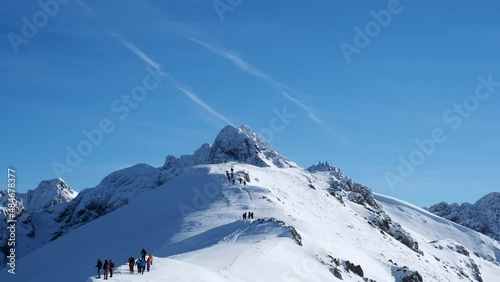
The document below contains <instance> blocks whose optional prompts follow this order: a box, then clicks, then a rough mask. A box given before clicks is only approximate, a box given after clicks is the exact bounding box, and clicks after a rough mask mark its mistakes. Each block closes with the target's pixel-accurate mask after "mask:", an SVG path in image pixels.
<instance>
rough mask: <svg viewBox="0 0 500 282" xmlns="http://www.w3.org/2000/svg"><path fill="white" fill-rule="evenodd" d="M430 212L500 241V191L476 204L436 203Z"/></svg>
mask: <svg viewBox="0 0 500 282" xmlns="http://www.w3.org/2000/svg"><path fill="white" fill-rule="evenodd" d="M428 210H429V211H430V212H432V213H434V214H436V215H438V216H441V217H444V218H446V219H448V220H451V221H453V222H455V223H458V224H461V225H463V226H466V227H469V228H471V229H473V230H476V231H478V232H481V233H483V234H485V235H487V236H490V237H491V238H493V239H496V240H498V241H500V193H498V192H493V193H490V194H488V195H486V196H484V197H482V198H481V199H479V200H477V201H476V203H474V204H469V203H463V204H461V205H459V204H451V205H450V204H447V203H445V202H442V203H439V204H436V205H434V206H432V207H430V208H429V209H428Z"/></svg>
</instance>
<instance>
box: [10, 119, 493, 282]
mask: <svg viewBox="0 0 500 282" xmlns="http://www.w3.org/2000/svg"><path fill="white" fill-rule="evenodd" d="M228 171H231V172H234V176H233V179H239V178H245V179H246V182H244V183H240V182H239V181H234V182H233V181H232V179H230V177H229V176H228V173H227V172H228ZM249 211H252V212H254V214H255V219H254V220H248V219H247V220H243V219H242V214H243V213H244V212H249ZM22 216H24V215H21V217H22ZM24 220H28V218H25V219H24ZM27 222H28V223H29V224H31V225H32V226H34V230H35V231H36V232H35V235H34V236H33V238H32V239H34V240H31V241H30V240H27V241H26V244H27V245H29V248H28V249H29V250H25V251H24V254H25V255H24V256H22V257H20V259H19V260H18V261H17V265H18V266H17V267H18V269H17V271H16V275H11V274H9V273H7V272H6V271H5V270H3V271H1V272H0V281H4V280H7V281H23V282H25V281H27V282H29V281H99V280H100V279H96V278H95V275H96V269H95V268H94V266H95V262H96V260H97V258H100V259H101V260H103V261H104V260H105V259H110V258H111V259H113V261H115V264H116V271H115V275H114V276H113V278H112V279H113V280H115V281H163V280H165V279H166V277H167V278H168V279H169V280H172V281H179V282H182V281H200V282H201V281H206V282H215V281H217V282H234V281H236V282H240V281H272V282H276V281H318V282H319V281H322V282H324V281H339V279H342V281H347V282H351V281H353V282H354V281H356V282H361V281H363V282H365V281H368V282H374V281H376V282H390V281H394V282H420V281H426V282H427V281H464V282H465V281H467V282H469V281H485V282H496V279H497V278H498V277H499V276H500V265H499V264H500V244H499V243H498V242H497V241H495V240H493V239H491V238H489V237H487V236H485V235H482V234H480V233H478V232H475V231H473V230H470V229H468V228H465V227H463V226H460V225H458V224H454V223H452V222H450V221H448V220H446V219H443V218H440V217H438V216H436V215H434V214H432V213H429V212H427V211H425V210H423V209H421V208H419V207H416V206H414V205H411V204H409V203H405V202H403V201H400V200H397V199H393V198H390V197H386V196H382V195H376V194H373V193H372V191H371V190H370V189H369V188H368V187H366V186H364V185H362V184H359V183H356V182H354V181H353V180H352V179H350V178H349V177H347V176H346V175H344V174H343V173H342V172H341V170H340V169H338V168H336V167H334V166H332V165H330V164H327V163H320V164H318V165H316V166H311V167H309V168H308V169H307V170H305V169H302V168H300V167H298V166H297V165H295V164H294V163H293V162H291V161H289V160H287V159H286V158H284V157H282V156H281V155H279V154H278V153H277V152H275V151H274V150H273V149H272V148H271V147H270V146H269V144H268V143H267V142H266V141H265V140H264V139H263V138H262V137H259V136H258V135H256V134H255V133H254V132H253V131H251V129H249V128H248V127H240V128H234V127H226V128H224V129H223V130H222V131H221V133H220V134H219V135H218V136H217V138H216V139H215V141H214V144H213V145H209V144H204V145H202V146H201V148H200V149H198V150H197V151H196V152H195V153H194V154H193V155H185V156H181V157H180V158H176V157H173V156H169V157H167V159H166V162H165V165H164V166H162V167H160V168H155V167H151V166H148V165H146V164H139V165H136V166H133V167H130V168H127V169H124V170H120V171H117V172H114V173H112V174H110V175H109V176H107V177H106V178H104V179H103V181H102V182H101V183H100V184H99V185H98V186H96V187H95V188H92V189H86V190H83V191H82V192H80V193H79V194H78V196H77V197H76V198H74V199H73V200H71V201H70V202H64V203H59V204H55V205H53V206H51V207H48V208H45V209H43V212H40V213H34V214H33V215H32V216H31V218H30V220H29V221H27ZM40 226H43V228H41V227H40ZM26 230H28V229H26ZM22 232H24V231H22ZM32 235H33V234H32ZM22 236H24V235H22ZM25 237H27V236H25ZM21 238H22V237H21ZM41 238H44V240H45V241H44V240H42V239H41ZM20 242H22V243H20V244H19V248H26V247H25V245H24V242H23V241H20ZM34 242H35V243H36V244H38V245H36V244H35V243H34ZM30 244H31V245H30ZM35 245H36V247H35ZM142 248H146V250H147V252H148V253H149V252H151V253H153V254H154V256H155V260H154V265H153V271H152V272H150V273H145V274H144V275H138V274H134V275H131V274H129V273H128V270H127V269H128V266H127V265H126V261H127V259H128V257H129V256H130V255H134V256H135V257H138V255H139V251H140V250H141V249H142ZM48 254H50V256H51V257H52V256H53V257H62V258H64V259H62V260H58V262H57V269H58V271H59V273H58V274H59V275H56V276H54V262H53V260H51V259H47V255H48ZM101 279H102V278H101Z"/></svg>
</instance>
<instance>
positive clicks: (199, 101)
mask: <svg viewBox="0 0 500 282" xmlns="http://www.w3.org/2000/svg"><path fill="white" fill-rule="evenodd" d="M109 34H110V35H111V36H113V38H115V39H116V40H117V41H118V42H120V43H121V44H123V46H125V47H126V48H127V49H129V50H130V51H131V52H132V53H134V54H135V55H136V56H137V57H139V59H141V60H143V61H144V62H145V63H146V64H148V65H150V66H151V67H153V68H155V69H156V70H160V69H161V67H160V64H159V63H157V62H156V61H155V60H153V59H151V57H149V56H148V55H146V53H144V52H143V51H141V50H140V49H139V48H137V47H136V46H135V45H133V44H132V43H130V42H128V41H127V40H125V39H124V38H123V37H122V36H120V35H119V34H117V33H115V32H112V31H110V32H109ZM167 82H168V83H169V84H170V85H172V86H173V87H174V88H175V89H177V90H179V91H180V92H182V93H183V94H184V95H186V96H187V97H188V98H189V99H191V101H193V102H194V103H196V104H197V105H198V106H200V107H201V108H202V109H204V110H205V111H206V112H208V113H209V114H211V115H213V116H214V117H216V118H217V119H219V120H221V121H222V122H224V123H226V124H230V125H233V123H232V122H231V121H229V119H227V118H226V117H225V116H223V115H222V114H220V113H219V112H217V111H216V110H214V109H213V108H212V107H211V106H209V105H208V104H207V103H206V102H205V101H203V100H202V99H201V98H200V97H198V96H197V95H196V94H195V93H194V92H193V91H191V90H189V87H187V86H184V85H182V84H181V83H180V82H178V81H177V80H175V79H174V78H173V76H172V75H169V77H168V79H167Z"/></svg>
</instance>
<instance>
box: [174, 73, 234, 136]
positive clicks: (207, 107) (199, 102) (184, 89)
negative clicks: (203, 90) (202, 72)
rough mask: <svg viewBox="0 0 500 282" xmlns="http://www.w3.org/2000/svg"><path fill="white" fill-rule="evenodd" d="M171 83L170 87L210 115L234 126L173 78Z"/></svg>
mask: <svg viewBox="0 0 500 282" xmlns="http://www.w3.org/2000/svg"><path fill="white" fill-rule="evenodd" d="M169 83H170V85H172V86H173V87H175V88H176V89H177V90H179V91H181V92H182V93H183V94H184V95H186V96H187V97H189V99H191V101H193V102H195V103H196V104H198V105H199V106H200V107H202V108H203V109H204V110H205V111H207V112H208V113H210V114H211V115H213V116H214V117H216V118H218V119H219V120H221V121H223V122H224V123H226V124H229V125H232V126H234V124H233V123H232V122H231V121H230V120H229V119H228V118H226V117H225V116H224V115H222V114H221V113H219V112H217V111H216V110H214V109H213V108H212V107H210V106H209V105H208V104H207V103H205V101H203V100H202V99H201V98H200V97H198V96H197V95H196V94H195V93H194V92H193V91H191V90H189V89H188V87H186V86H184V85H182V84H180V83H179V82H178V81H176V80H175V79H173V78H172V77H170V79H169Z"/></svg>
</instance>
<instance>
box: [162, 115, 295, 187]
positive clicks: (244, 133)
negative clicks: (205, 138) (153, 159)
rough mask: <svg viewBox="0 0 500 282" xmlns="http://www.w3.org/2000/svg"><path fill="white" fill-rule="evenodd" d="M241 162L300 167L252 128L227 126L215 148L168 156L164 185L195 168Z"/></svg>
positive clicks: (204, 147) (208, 146)
mask: <svg viewBox="0 0 500 282" xmlns="http://www.w3.org/2000/svg"><path fill="white" fill-rule="evenodd" d="M224 162H240V163H246V164H250V165H255V166H258V167H278V168H285V167H298V165H297V164H296V163H294V162H292V161H290V160H288V159H287V158H285V157H284V156H282V155H280V154H279V153H278V152H276V151H275V150H274V149H273V147H272V146H271V144H269V143H268V142H267V140H266V139H264V138H263V137H262V136H260V135H258V134H257V133H255V132H254V131H253V130H252V129H251V128H250V127H248V126H246V125H242V126H240V127H234V126H232V125H227V126H226V127H224V128H223V129H222V130H221V131H220V132H219V134H218V135H217V136H216V137H215V140H214V142H213V143H212V144H208V143H205V144H203V145H201V147H200V148H198V149H197V150H196V151H195V152H194V153H193V154H192V155H182V156H180V157H178V158H177V157H175V156H172V155H168V156H167V157H166V159H165V164H164V165H163V167H162V168H161V169H162V172H161V176H160V183H165V182H167V181H168V180H170V179H171V178H172V177H175V176H177V175H179V174H180V173H182V172H183V171H184V169H185V168H188V167H191V166H194V165H204V164H220V163H224Z"/></svg>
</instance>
